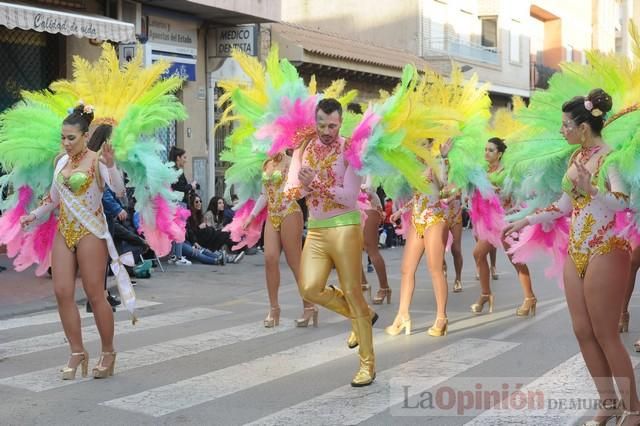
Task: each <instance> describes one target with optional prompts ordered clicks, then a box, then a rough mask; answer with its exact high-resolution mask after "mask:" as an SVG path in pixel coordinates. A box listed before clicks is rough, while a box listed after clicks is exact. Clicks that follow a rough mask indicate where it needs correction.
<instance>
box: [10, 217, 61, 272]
mask: <svg viewBox="0 0 640 426" xmlns="http://www.w3.org/2000/svg"><path fill="white" fill-rule="evenodd" d="M57 229H58V220H57V219H56V216H55V214H51V216H50V217H49V219H48V220H47V221H46V222H43V223H41V224H40V225H38V227H37V228H36V229H35V230H34V231H33V232H29V233H28V234H26V235H25V236H24V240H23V242H22V248H21V250H20V254H19V255H18V256H17V257H16V258H15V260H14V261H13V265H14V266H15V269H16V271H24V270H25V269H27V268H28V267H29V266H31V265H33V264H34V263H36V264H38V268H37V269H36V275H38V276H42V275H44V274H45V273H46V272H47V269H49V267H50V266H51V250H52V249H53V240H54V238H55V236H56V231H57Z"/></svg>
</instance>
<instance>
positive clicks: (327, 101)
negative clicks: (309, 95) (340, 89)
mask: <svg viewBox="0 0 640 426" xmlns="http://www.w3.org/2000/svg"><path fill="white" fill-rule="evenodd" d="M320 110H322V112H324V113H325V114H331V113H333V112H334V111H338V115H340V117H342V105H340V102H338V101H337V100H336V99H333V98H324V99H323V100H321V101H320V102H318V106H316V114H318V111H320Z"/></svg>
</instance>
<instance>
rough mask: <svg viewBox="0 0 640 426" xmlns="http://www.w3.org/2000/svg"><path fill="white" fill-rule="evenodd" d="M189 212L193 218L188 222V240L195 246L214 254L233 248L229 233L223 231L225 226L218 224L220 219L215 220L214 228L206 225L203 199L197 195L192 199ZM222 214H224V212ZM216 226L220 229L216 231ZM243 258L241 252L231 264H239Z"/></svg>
mask: <svg viewBox="0 0 640 426" xmlns="http://www.w3.org/2000/svg"><path fill="white" fill-rule="evenodd" d="M223 203H224V201H223ZM189 210H190V211H191V216H190V217H189V219H188V220H187V240H188V241H189V242H190V243H191V244H192V245H193V246H195V245H196V244H198V245H199V246H200V247H204V248H206V249H209V250H210V251H212V252H216V251H218V250H223V251H226V250H228V249H230V248H231V247H232V246H233V241H231V236H230V234H229V232H225V231H222V230H221V229H222V226H224V225H222V226H220V225H221V223H219V222H216V221H217V220H218V219H216V218H215V217H214V218H213V222H212V223H213V224H214V226H209V225H208V224H207V223H206V221H205V217H204V214H203V212H202V199H201V198H200V197H199V196H197V195H196V196H194V197H192V198H191V201H190V203H189ZM220 213H222V214H223V213H224V212H223V211H222V212H220ZM220 213H219V215H220ZM222 222H223V221H222ZM225 225H226V224H225ZM216 226H218V228H219V229H216ZM243 257H244V252H240V253H238V254H236V255H235V256H234V257H233V258H232V260H231V263H238V262H239V261H240V260H241V259H242V258H243Z"/></svg>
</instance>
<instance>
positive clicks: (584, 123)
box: [504, 58, 640, 425]
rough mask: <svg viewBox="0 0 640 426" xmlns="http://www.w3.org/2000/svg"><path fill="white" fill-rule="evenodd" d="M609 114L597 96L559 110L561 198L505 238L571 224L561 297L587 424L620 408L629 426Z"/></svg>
mask: <svg viewBox="0 0 640 426" xmlns="http://www.w3.org/2000/svg"><path fill="white" fill-rule="evenodd" d="M593 59H594V60H596V61H597V59H598V58H593ZM589 62H590V63H591V62H592V61H591V60H590V61H589ZM584 71H585V76H586V75H588V74H591V75H598V74H597V73H595V74H594V73H593V71H594V70H584ZM587 71H591V72H587ZM609 71H610V70H609V69H608V70H607V72H609ZM613 72H615V69H614V70H613ZM562 78H567V79H568V78H571V77H570V76H567V77H564V76H560V77H559V78H558V79H557V80H556V81H555V82H554V81H552V84H553V83H555V84H554V85H553V86H552V87H554V86H555V87H560V85H558V83H560V84H562V83H563V81H562ZM584 78H585V79H587V78H588V77H584ZM616 81H617V80H616ZM556 85H558V86H556ZM616 85H617V83H616ZM571 87H576V85H573V86H571ZM552 90H553V88H552V89H550V91H552ZM560 90H562V89H560ZM534 101H535V99H534ZM611 108H612V98H611V96H610V95H609V94H608V93H607V92H605V91H604V90H602V89H593V90H591V91H590V92H589V94H588V95H587V96H575V97H573V98H572V99H570V100H569V101H566V102H565V103H564V104H563V105H562V125H561V133H562V135H563V136H564V138H565V139H566V141H567V142H568V143H569V145H571V146H579V149H577V150H575V151H574V152H573V154H572V155H571V157H570V159H569V163H568V168H567V170H566V173H565V175H564V178H563V179H562V190H563V194H562V197H561V198H560V200H559V201H557V202H556V203H554V204H553V205H552V206H550V207H548V208H547V209H545V210H544V211H540V212H538V213H535V214H532V215H529V216H527V217H526V218H524V219H520V220H518V221H516V222H514V223H512V224H511V225H509V226H507V227H506V228H505V230H504V235H505V236H511V235H512V234H513V233H516V232H518V231H520V230H521V229H522V228H524V227H525V226H527V225H536V224H545V223H551V222H552V221H554V220H555V219H558V218H560V217H563V216H571V222H570V223H571V225H570V229H569V248H568V255H569V256H568V258H567V260H566V262H565V265H564V290H565V295H566V298H567V303H568V306H569V313H570V314H571V320H572V323H573V330H574V333H575V335H576V337H577V339H578V344H579V346H580V350H581V352H582V355H583V357H584V360H585V363H586V365H587V368H588V369H589V373H590V374H591V376H592V377H593V379H594V381H595V385H596V388H597V390H598V393H599V395H600V398H601V400H602V401H603V408H602V409H601V410H599V411H598V413H596V416H595V417H594V419H593V422H594V423H595V422H597V424H605V423H606V422H607V421H608V420H609V419H610V418H611V417H613V416H617V415H620V414H621V409H622V408H623V407H624V408H625V410H629V411H625V413H624V414H623V418H622V419H620V422H619V423H618V424H624V425H629V424H637V423H638V422H639V421H640V412H639V411H638V410H640V402H639V401H638V397H637V390H636V380H635V376H634V371H633V366H632V364H631V360H630V358H629V354H628V353H627V352H626V351H625V348H624V345H623V343H622V340H621V339H620V336H619V334H618V319H619V315H620V312H621V307H622V302H623V298H624V293H625V286H626V284H627V280H628V277H629V271H630V266H631V265H630V256H629V254H630V251H631V247H630V244H629V241H628V240H627V239H625V238H624V237H620V236H619V235H618V233H617V231H616V229H615V220H616V219H615V217H616V213H617V212H620V211H623V210H624V209H625V208H627V206H628V205H629V189H628V188H629V187H628V185H627V183H626V182H625V179H624V178H623V177H622V174H621V173H620V172H619V169H618V167H617V164H616V163H609V162H608V161H609V160H610V159H612V158H611V156H612V155H613V153H612V149H611V148H610V146H609V145H607V143H605V141H604V140H603V137H602V135H601V132H602V130H603V127H604V125H605V117H606V114H607V112H609V111H610V110H611ZM613 158H615V157H613ZM607 166H608V167H607ZM614 382H615V385H614ZM616 387H617V388H618V390H619V392H620V394H621V395H620V398H621V399H620V400H618V395H617V394H616V390H615V389H616ZM611 401H614V402H615V403H614V404H611V403H610V402H611Z"/></svg>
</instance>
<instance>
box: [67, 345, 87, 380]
mask: <svg viewBox="0 0 640 426" xmlns="http://www.w3.org/2000/svg"><path fill="white" fill-rule="evenodd" d="M71 356H81V357H82V361H81V362H80V364H78V365H76V366H75V367H73V368H71V367H69V364H67V366H66V367H64V368H63V369H62V370H61V373H62V380H74V379H75V378H76V371H78V367H82V377H87V376H88V375H89V354H88V353H87V351H83V352H72V353H71Z"/></svg>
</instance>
